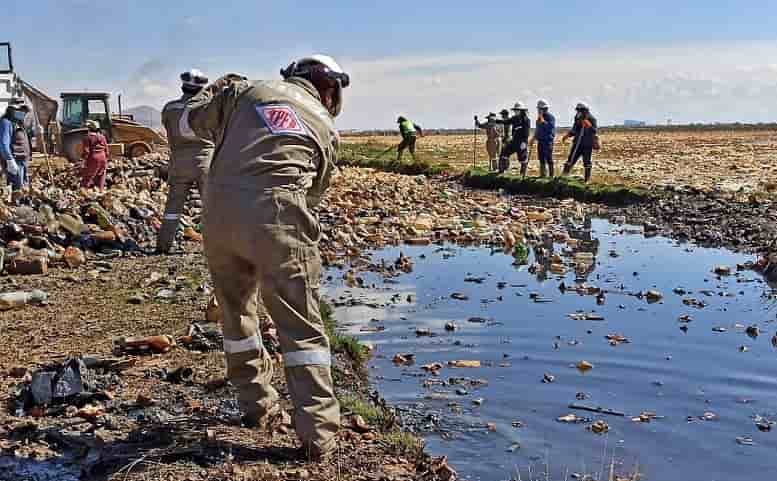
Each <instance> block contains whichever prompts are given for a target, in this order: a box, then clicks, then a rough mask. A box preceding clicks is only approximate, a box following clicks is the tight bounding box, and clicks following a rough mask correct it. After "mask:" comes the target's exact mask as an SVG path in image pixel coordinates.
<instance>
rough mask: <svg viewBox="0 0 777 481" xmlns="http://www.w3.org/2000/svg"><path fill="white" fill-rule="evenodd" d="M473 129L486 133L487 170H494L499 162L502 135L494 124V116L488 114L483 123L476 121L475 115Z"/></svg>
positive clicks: (493, 114) (492, 113)
mask: <svg viewBox="0 0 777 481" xmlns="http://www.w3.org/2000/svg"><path fill="white" fill-rule="evenodd" d="M475 127H476V128H479V129H483V130H485V131H486V152H487V153H488V165H489V169H490V170H496V169H497V162H499V150H500V144H501V139H500V136H501V134H502V133H501V132H500V131H499V127H498V125H497V123H496V114H495V113H494V112H491V113H489V114H488V115H487V116H486V121H485V122H483V123H481V122H480V120H478V116H477V115H476V116H475Z"/></svg>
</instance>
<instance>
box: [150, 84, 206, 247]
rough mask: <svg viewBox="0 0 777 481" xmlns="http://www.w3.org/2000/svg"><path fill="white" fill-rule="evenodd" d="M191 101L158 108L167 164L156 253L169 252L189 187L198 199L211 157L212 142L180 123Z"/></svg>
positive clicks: (174, 102) (182, 98) (182, 99)
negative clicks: (166, 187) (166, 145)
mask: <svg viewBox="0 0 777 481" xmlns="http://www.w3.org/2000/svg"><path fill="white" fill-rule="evenodd" d="M191 98H192V95H190V94H184V95H183V96H182V97H181V98H180V99H178V100H173V101H172V102H168V103H167V105H165V107H164V109H162V124H163V125H164V126H165V130H166V131H167V139H168V142H169V143H170V164H169V168H170V170H169V174H168V184H169V185H170V190H169V192H168V193H167V203H166V204H165V214H164V218H163V220H162V227H161V228H160V229H159V235H158V237H157V250H158V251H160V252H169V251H170V249H171V248H172V247H173V242H174V241H175V233H176V231H177V230H178V224H179V221H180V219H181V214H182V213H183V208H184V205H185V204H186V199H187V197H188V196H189V191H190V190H191V188H192V185H196V186H197V188H198V189H199V191H200V196H202V195H203V194H202V192H203V185H204V180H205V178H206V176H207V174H208V168H209V167H210V161H211V158H212V157H213V149H214V146H213V142H210V141H209V140H204V139H200V138H198V137H197V136H196V135H195V134H194V132H192V130H191V129H190V128H188V127H187V125H186V124H185V123H183V122H182V121H181V115H182V114H183V111H184V108H185V106H186V102H187V101H189V100H190V99H191Z"/></svg>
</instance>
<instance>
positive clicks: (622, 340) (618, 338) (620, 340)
mask: <svg viewBox="0 0 777 481" xmlns="http://www.w3.org/2000/svg"><path fill="white" fill-rule="evenodd" d="M604 337H605V338H606V339H607V341H608V342H609V343H610V345H611V346H617V345H619V344H628V343H630V342H631V341H629V340H628V338H626V336H623V335H621V334H607V335H606V336H604Z"/></svg>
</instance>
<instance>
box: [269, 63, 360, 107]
mask: <svg viewBox="0 0 777 481" xmlns="http://www.w3.org/2000/svg"><path fill="white" fill-rule="evenodd" d="M281 75H282V76H283V78H289V77H302V78H306V79H308V80H310V81H311V82H312V83H313V84H314V85H315V84H317V83H318V81H320V80H322V79H327V80H325V82H330V81H334V84H335V85H336V86H337V89H336V92H335V94H334V100H335V102H334V103H335V105H333V106H332V108H331V110H330V112H329V113H330V114H332V116H335V117H336V116H337V115H339V114H340V110H341V109H342V90H343V89H344V88H346V87H348V86H349V85H350V84H351V78H350V77H349V76H348V74H347V73H345V70H343V68H342V67H341V66H340V64H338V63H337V62H336V61H335V59H333V58H332V57H330V56H329V55H322V54H315V55H311V56H309V57H303V58H301V59H299V60H297V61H296V62H292V63H291V64H290V65H289V66H288V67H286V68H284V69H281Z"/></svg>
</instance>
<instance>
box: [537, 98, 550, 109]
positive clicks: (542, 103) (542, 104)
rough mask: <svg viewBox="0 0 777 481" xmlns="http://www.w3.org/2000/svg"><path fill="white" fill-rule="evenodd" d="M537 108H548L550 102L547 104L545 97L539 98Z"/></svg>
mask: <svg viewBox="0 0 777 481" xmlns="http://www.w3.org/2000/svg"><path fill="white" fill-rule="evenodd" d="M537 108H538V109H547V108H550V104H548V101H547V100H545V99H539V100H538V101H537Z"/></svg>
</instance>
